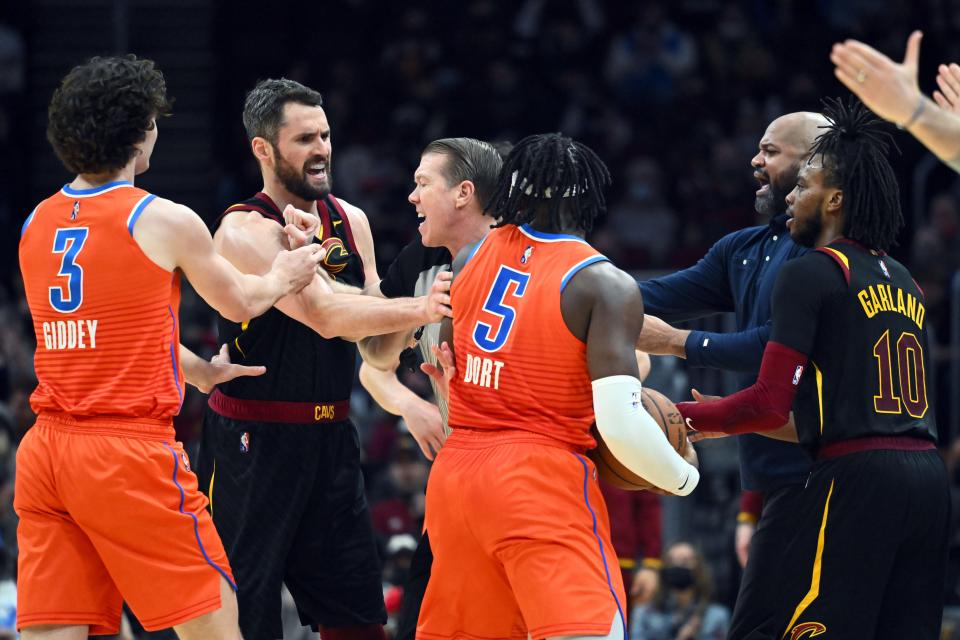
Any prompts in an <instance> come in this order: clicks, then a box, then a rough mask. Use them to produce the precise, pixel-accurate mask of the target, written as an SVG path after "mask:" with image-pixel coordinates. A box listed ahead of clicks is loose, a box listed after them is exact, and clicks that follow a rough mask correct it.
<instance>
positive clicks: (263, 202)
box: [210, 191, 284, 233]
mask: <svg viewBox="0 0 960 640" xmlns="http://www.w3.org/2000/svg"><path fill="white" fill-rule="evenodd" d="M234 211H256V212H257V213H259V214H260V215H262V216H263V217H264V218H269V219H270V220H273V221H274V222H277V223H279V224H281V225H283V224H284V222H283V214H282V213H280V209H278V208H277V205H276V204H275V203H274V202H273V200H272V199H271V198H270V196H268V195H267V194H265V193H263V192H262V191H260V192H257V193H256V194H254V195H253V196H251V197H249V198H247V199H246V200H244V201H242V202H238V203H236V204H232V205H230V206H229V207H227V208H226V210H224V212H223V213H221V214H220V215H219V216H217V219H216V220H214V221H213V224H212V225H211V226H210V233H214V232H216V230H217V229H219V228H220V224H221V223H222V222H223V219H224V218H225V217H227V216H228V215H229V214H231V213H233V212H234Z"/></svg>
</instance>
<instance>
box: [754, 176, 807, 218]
mask: <svg viewBox="0 0 960 640" xmlns="http://www.w3.org/2000/svg"><path fill="white" fill-rule="evenodd" d="M799 172H800V166H799V165H797V166H796V167H791V169H790V174H789V175H785V176H783V179H782V180H781V181H780V182H779V183H777V182H776V181H775V180H772V179H771V180H770V182H768V183H767V184H768V185H770V190H769V191H767V195H766V196H759V197H757V198H756V200H755V201H754V203H753V208H754V209H755V210H756V212H757V213H759V214H761V215H765V216H767V217H770V218H773V217H774V216H778V215H780V214H781V213H786V212H787V196H788V195H790V192H791V191H793V188H794V186H796V184H797V175H798V174H799ZM784 183H786V184H784Z"/></svg>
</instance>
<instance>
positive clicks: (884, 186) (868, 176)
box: [810, 97, 903, 251]
mask: <svg viewBox="0 0 960 640" xmlns="http://www.w3.org/2000/svg"><path fill="white" fill-rule="evenodd" d="M823 106H824V109H823V115H824V116H826V118H827V120H829V121H830V124H829V125H827V126H825V127H822V128H824V129H826V132H825V133H823V134H821V135H820V136H818V137H817V139H816V141H815V142H814V143H813V148H812V149H811V150H810V159H811V160H812V159H813V158H814V157H816V156H818V155H819V156H820V157H821V159H822V163H823V168H824V173H825V175H824V183H825V184H827V185H828V186H831V187H839V188H840V189H841V190H842V191H843V213H844V220H843V235H844V236H846V237H847V238H850V239H851V240H855V241H856V242H859V243H860V244H862V245H864V246H866V247H868V248H871V249H880V250H881V251H886V250H887V249H889V248H890V247H891V246H892V245H894V244H896V239H897V233H898V232H899V231H900V229H901V228H902V227H903V213H902V212H901V210H900V187H899V186H898V185H897V178H896V176H895V175H894V174H893V167H891V166H890V162H889V161H888V160H887V151H888V150H889V148H890V146H891V145H892V146H893V148H894V149H897V151H898V152H899V151H900V149H899V148H898V147H897V145H896V143H895V142H894V141H893V136H891V135H890V134H889V133H888V132H887V131H884V130H883V129H882V128H881V127H882V122H881V121H880V120H879V119H877V118H876V117H875V116H874V115H873V113H871V112H870V111H869V110H868V109H867V108H866V107H865V106H863V103H862V102H860V101H859V100H857V99H856V98H853V97H851V98H850V100H849V101H848V102H847V104H844V103H843V100H841V99H840V98H827V99H825V100H824V101H823Z"/></svg>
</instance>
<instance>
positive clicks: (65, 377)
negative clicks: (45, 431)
mask: <svg viewBox="0 0 960 640" xmlns="http://www.w3.org/2000/svg"><path fill="white" fill-rule="evenodd" d="M154 197H155V196H153V195H151V194H149V193H147V192H146V191H143V190H142V189H137V188H136V187H134V186H133V185H132V184H130V183H129V182H125V181H118V182H111V183H108V184H105V185H102V186H100V187H97V188H95V189H72V188H70V187H69V185H68V186H65V187H64V188H63V189H61V190H60V191H59V192H57V193H56V194H54V195H52V196H51V197H49V198H47V199H46V200H44V201H43V202H41V203H40V204H39V205H37V208H36V209H34V210H33V213H31V214H30V217H29V218H27V221H26V222H25V223H24V225H23V230H22V232H21V235H20V270H21V272H22V274H23V285H24V289H25V291H26V295H27V303H28V304H29V305H30V312H31V313H32V315H33V326H34V330H35V331H36V336H37V353H36V358H35V361H34V367H35V369H36V372H37V380H38V382H39V384H38V385H37V389H36V391H34V392H33V395H32V396H31V397H30V404H31V406H32V407H33V410H34V411H36V412H37V413H40V412H44V411H55V412H66V413H69V414H71V415H73V416H101V415H105V416H120V417H125V418H141V419H147V420H148V421H149V420H165V421H169V420H170V419H171V418H172V417H173V416H174V415H175V414H176V413H177V412H178V411H179V410H180V404H181V401H182V400H183V373H182V371H181V369H180V358H179V353H178V351H179V343H180V336H179V327H178V325H177V313H178V309H179V306H180V280H179V276H178V275H176V274H175V273H170V272H169V271H165V270H164V269H162V268H161V267H159V266H158V265H156V264H155V263H154V262H152V261H151V260H150V259H149V258H148V257H147V256H146V255H145V254H144V253H143V251H142V250H141V249H140V246H139V245H138V244H137V242H136V241H135V240H134V238H133V227H134V225H135V224H136V222H137V218H138V217H139V216H140V214H141V213H142V212H143V210H144V208H145V207H146V206H147V205H148V204H149V203H150V201H151V200H153V199H154Z"/></svg>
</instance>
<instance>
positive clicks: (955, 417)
mask: <svg viewBox="0 0 960 640" xmlns="http://www.w3.org/2000/svg"><path fill="white" fill-rule="evenodd" d="M914 28H921V29H923V30H924V32H925V34H926V36H925V38H924V42H923V49H922V56H921V72H920V81H921V87H922V88H923V89H924V90H925V91H926V92H928V93H929V92H930V91H932V89H933V88H934V82H933V78H934V75H935V73H936V65H937V63H939V62H946V61H960V37H958V36H960V2H958V1H957V0H919V1H905V0H889V1H881V0H849V1H844V2H840V1H836V2H830V1H829V0H817V1H811V0H807V1H803V2H801V1H786V0H785V1H780V2H771V1H769V0H767V1H765V0H741V1H739V2H732V1H731V2H727V1H723V0H671V1H669V2H664V1H644V2H603V1H601V0H517V1H515V2H507V1H501V2H496V1H494V0H463V1H461V2H440V1H436V2H424V1H418V0H408V1H406V2H400V3H381V2H372V1H364V0H338V1H321V2H317V1H314V2H306V1H282V0H278V1H274V2H271V3H267V4H264V3H248V2H229V3H227V2H215V1H214V0H27V1H23V0H4V2H3V3H2V4H0V151H2V153H0V226H2V229H3V231H4V233H2V234H0V483H2V488H0V532H2V542H3V548H4V551H5V553H4V555H5V557H6V560H7V562H6V565H5V569H4V572H5V575H7V576H8V575H9V574H11V573H12V571H13V566H14V565H13V562H12V561H13V559H14V558H15V553H16V551H15V535H14V531H15V518H14V515H13V512H12V508H11V496H12V491H13V487H12V469H13V459H14V454H15V449H16V443H17V441H18V440H19V438H20V437H22V434H23V433H24V431H25V430H26V429H27V428H28V427H29V426H30V424H31V423H32V418H33V416H32V414H31V413H30V410H29V405H28V402H27V399H28V396H29V393H30V391H31V390H32V388H33V386H34V384H35V379H34V377H33V369H32V364H31V358H32V352H33V336H32V330H31V325H30V323H29V316H28V313H27V310H26V305H25V303H24V301H23V296H22V291H21V286H20V282H19V274H18V269H17V261H16V250H17V238H18V236H19V228H20V225H21V224H22V221H23V220H24V218H25V217H26V215H27V214H28V213H29V211H30V210H31V209H32V208H33V206H34V204H35V203H36V202H37V201H39V200H40V199H42V198H43V197H45V196H46V195H48V194H49V193H50V192H51V191H52V190H54V189H56V188H57V187H58V186H59V185H61V184H63V183H64V182H66V181H68V180H69V179H70V176H68V175H67V174H66V173H65V171H64V170H63V168H62V167H61V166H60V165H59V163H58V162H57V160H56V158H55V157H54V156H53V153H52V152H51V151H50V149H49V146H48V145H47V143H46V140H45V135H44V130H45V126H46V105H47V102H48V101H49V98H50V94H51V92H52V90H53V88H54V86H55V85H56V83H57V82H58V81H59V79H60V78H61V77H62V76H63V75H64V74H65V73H66V72H67V71H68V70H69V69H70V68H71V67H72V66H73V65H75V64H77V63H79V62H81V61H82V60H84V59H86V58H88V57H89V56H91V55H95V54H98V53H117V52H127V51H130V52H134V53H137V54H138V55H140V56H143V57H149V58H153V59H155V60H156V61H157V63H158V66H159V67H160V68H161V69H162V70H163V72H164V74H165V75H166V78H167V84H168V89H169V93H170V94H171V95H172V96H174V97H175V98H176V102H175V104H174V115H173V116H172V117H171V118H169V119H165V120H163V121H161V122H160V123H159V127H160V140H159V143H158V146H157V150H156V152H155V153H154V156H153V162H152V168H151V170H150V171H149V172H148V173H147V174H145V175H144V176H142V177H141V178H138V185H142V186H143V187H144V188H146V189H149V190H151V191H154V192H156V193H159V194H161V195H163V196H165V197H169V198H171V199H173V200H176V201H180V202H183V203H186V204H188V205H190V206H191V207H192V208H193V209H194V210H196V211H197V212H198V213H200V214H201V216H203V217H204V218H205V219H207V220H210V219H212V217H213V216H215V215H217V214H218V213H219V212H221V211H222V210H223V209H224V208H225V207H226V206H228V205H230V204H232V203H233V202H234V201H237V200H240V199H242V198H244V197H246V196H247V195H249V194H250V193H252V192H254V191H256V190H257V189H258V188H259V185H260V181H259V173H258V170H257V167H256V164H255V163H254V161H253V159H252V157H251V155H250V152H249V149H248V147H247V144H246V139H245V136H244V133H243V128H242V124H241V121H240V112H241V108H242V101H243V96H244V93H245V92H246V91H247V90H249V89H250V88H251V87H252V86H253V84H254V83H255V82H256V80H258V79H260V78H264V77H276V76H286V77H289V78H293V79H296V80H299V81H301V82H304V83H305V84H307V85H309V86H311V87H313V88H316V89H318V90H320V91H321V92H322V93H323V95H324V98H325V101H326V109H327V113H328V116H329V118H330V122H331V125H332V128H333V146H334V153H333V165H332V178H333V184H334V193H336V194H337V195H338V196H340V197H342V198H345V199H347V200H348V201H350V202H352V203H354V204H356V205H358V206H360V207H361V208H363V209H364V210H365V211H366V213H367V215H368V216H369V217H370V221H371V224H372V227H373V232H374V239H375V241H376V251H377V258H378V262H379V264H380V266H381V273H383V272H384V268H385V266H386V265H387V264H389V262H390V260H391V259H392V258H393V257H394V256H395V255H396V253H397V251H398V250H399V248H400V247H402V246H403V244H404V243H406V242H407V241H408V240H410V239H411V238H412V237H413V236H414V234H415V233H416V224H417V223H416V216H415V213H414V211H413V207H412V206H411V205H409V203H407V201H406V195H407V193H408V192H409V191H410V188H411V186H412V172H413V169H414V168H415V166H416V164H417V161H418V156H419V152H420V150H421V149H422V148H423V146H424V145H425V144H426V143H427V142H429V141H430V140H432V139H435V138H438V137H443V136H471V137H477V138H481V139H488V140H492V141H501V140H506V141H509V140H513V141H515V140H517V139H519V138H521V137H523V136H524V135H527V134H531V133H540V132H545V131H557V130H559V131H563V132H564V133H566V134H568V135H571V136H573V137H575V138H578V139H580V140H582V141H584V142H586V143H587V144H589V145H591V146H592V147H593V148H594V149H595V150H596V151H597V152H598V153H599V154H600V156H601V157H602V158H603V159H604V160H605V161H606V162H607V163H608V165H609V166H610V169H611V171H612V173H613V176H614V186H613V188H612V190H611V192H610V194H609V198H608V201H609V205H610V206H609V212H608V215H607V216H606V218H605V219H604V220H603V221H602V222H601V223H600V224H599V225H598V227H597V229H596V230H595V232H594V234H593V236H592V238H591V239H592V241H593V243H594V244H595V245H596V246H597V247H598V248H600V249H601V250H602V251H604V252H605V253H606V254H607V255H608V256H610V257H611V258H613V259H614V260H615V261H616V262H617V263H618V264H619V266H621V267H623V268H625V269H628V270H630V271H632V272H636V273H637V274H638V275H639V274H645V273H649V274H653V273H658V272H664V271H668V270H672V269H676V268H682V267H685V266H688V265H690V264H692V263H693V262H694V261H695V260H696V259H697V258H699V257H700V256H701V255H703V254H704V253H705V252H706V250H707V249H708V248H709V246H710V245H711V244H712V243H713V242H715V241H716V240H717V239H718V238H720V237H721V236H722V235H724V234H725V233H727V232H729V231H732V230H735V229H737V228H740V227H743V226H747V225H750V224H753V223H754V222H755V214H754V213H753V194H754V191H755V189H756V185H755V182H754V180H753V178H752V175H751V174H752V171H751V169H750V166H749V160H750V158H751V157H752V156H753V155H754V153H755V150H756V145H757V141H758V140H759V138H760V136H761V135H762V132H763V130H764V128H765V127H766V124H767V123H768V122H769V121H770V120H771V119H772V118H773V117H776V116H777V115H779V114H782V113H785V112H788V111H794V110H801V109H806V110H818V107H819V100H820V98H821V97H822V96H828V95H845V93H846V92H845V90H844V89H843V87H842V86H841V85H840V84H839V83H838V82H837V81H836V80H834V78H833V73H832V66H831V65H830V63H829V60H828V52H829V48H830V45H831V44H832V43H833V42H835V41H837V40H839V39H842V38H845V37H857V38H859V39H862V40H865V41H867V42H869V43H871V44H873V45H874V46H876V47H877V48H879V49H881V50H882V51H884V52H885V53H887V54H889V55H891V56H892V57H894V58H895V59H898V60H899V59H900V58H901V57H902V50H903V45H904V43H905V41H906V37H907V34H908V33H909V31H910V30H912V29H914ZM896 140H897V144H898V145H899V147H900V151H901V153H900V154H899V155H896V154H895V155H894V156H893V158H892V162H893V165H894V167H895V169H896V170H897V174H898V176H899V179H900V186H901V190H902V204H903V210H904V214H905V217H906V219H907V228H906V229H905V230H904V232H903V234H902V235H901V237H900V244H899V246H898V247H897V248H896V249H895V250H894V251H893V253H894V255H895V256H896V257H897V258H899V259H901V260H902V261H904V262H905V263H906V264H907V265H908V266H909V267H910V268H911V270H912V271H913V273H914V275H915V277H916V279H917V280H918V281H919V283H920V284H921V286H922V287H923V288H924V290H925V292H926V295H927V305H928V323H929V328H930V329H931V335H932V337H933V340H934V342H935V345H934V361H935V362H936V372H935V376H933V377H932V382H933V385H934V386H935V387H936V390H935V393H933V395H934V397H935V406H936V412H937V418H938V422H939V425H940V431H941V445H942V449H943V452H944V455H945V457H946V458H947V460H948V464H949V465H950V469H951V473H952V474H953V475H957V482H955V485H956V488H957V490H958V491H960V474H955V473H954V470H955V469H958V462H960V442H958V441H957V440H956V437H957V436H958V435H960V357H958V353H960V276H958V275H957V274H958V267H960V204H958V203H960V200H958V198H960V181H958V179H957V176H956V175H955V174H953V173H952V172H950V171H949V170H948V169H946V168H945V167H943V166H942V165H940V164H939V163H938V162H936V160H935V159H933V158H932V156H931V155H930V154H928V153H926V152H925V150H924V149H923V148H922V147H921V146H920V145H919V144H918V143H916V142H915V141H914V140H913V139H912V138H911V137H910V136H908V135H906V134H902V133H897V134H896ZM131 295H136V292H131ZM181 317H182V319H183V320H182V326H183V336H182V337H183V340H184V342H185V343H186V344H187V345H188V346H190V347H191V348H193V349H195V350H197V351H198V352H199V353H202V354H205V355H207V356H209V355H212V354H213V353H214V352H215V350H216V348H217V339H216V332H215V329H214V324H213V322H212V318H211V314H210V311H209V309H208V308H207V307H206V306H205V305H204V304H203V303H202V302H200V301H199V300H198V299H197V298H196V296H193V295H190V294H187V295H185V296H184V304H183V307H182V310H181ZM707 322H708V324H709V326H711V327H714V328H722V327H725V326H729V320H728V319H725V318H723V317H718V318H714V319H710V320H709V321H707ZM404 377H405V380H406V381H407V382H408V384H410V385H411V386H413V387H414V388H415V389H417V391H418V392H420V393H422V394H424V395H427V394H429V387H428V386H427V385H426V384H425V382H424V381H423V380H422V379H420V378H418V377H417V376H414V375H410V374H406V375H405V376H404ZM731 383H732V381H731V379H730V378H729V377H728V376H725V375H723V374H719V373H716V372H708V371H697V370H689V371H688V370H687V369H686V368H685V366H684V364H683V362H682V361H677V360H675V359H671V358H655V362H654V372H653V374H652V377H651V379H650V384H651V385H652V386H654V387H657V388H659V389H661V390H663V391H664V392H666V393H667V394H668V395H670V396H671V397H673V399H674V400H679V399H681V398H683V397H685V396H686V394H687V390H688V389H689V387H690V385H691V384H695V385H696V386H698V388H700V389H701V390H703V391H705V392H714V393H725V392H729V391H730V390H731V387H730V385H731ZM357 389H358V391H357V392H356V393H355V396H354V400H353V405H354V415H355V417H356V421H357V423H358V425H359V426H360V428H361V432H362V437H363V440H364V444H365V456H366V457H365V465H366V467H365V468H366V471H367V478H368V490H369V495H370V499H371V502H372V503H373V504H374V515H375V520H376V525H377V528H378V530H379V531H380V532H381V534H382V536H383V542H384V551H385V552H386V551H387V548H388V544H389V543H390V540H391V538H392V537H393V536H396V535H402V534H412V535H416V533H417V532H418V531H419V520H420V517H421V515H422V497H421V492H422V488H423V485H424V484H425V481H426V477H427V473H428V467H427V465H426V461H425V460H424V459H423V458H422V456H421V455H420V454H419V451H418V450H417V449H416V447H415V444H413V441H412V439H410V437H409V436H408V435H406V434H405V432H404V428H403V425H402V423H401V422H400V421H398V420H397V419H395V418H393V417H391V416H387V415H386V414H384V413H383V412H382V411H380V410H378V409H377V408H376V407H375V406H374V405H373V403H372V402H371V401H370V399H369V397H368V396H367V395H366V394H365V393H364V392H363V391H362V390H360V387H359V385H358V386H357ZM204 401H205V398H204V396H202V395H200V394H199V393H196V392H192V393H191V394H190V395H189V396H188V398H187V401H186V402H185V405H184V409H183V412H182V415H181V416H180V417H179V418H178V420H177V423H176V426H177V430H178V433H179V435H180V437H181V438H182V439H183V440H184V441H185V442H187V443H192V442H195V441H196V437H197V432H198V429H199V427H200V421H201V415H202V409H203V402H204ZM701 452H702V456H701V458H702V464H703V467H704V469H705V474H706V475H705V479H706V482H704V484H703V485H702V487H701V488H700V489H699V490H698V491H697V492H696V494H695V496H694V497H692V498H690V499H688V500H685V501H677V500H672V499H667V500H665V504H664V508H665V521H664V542H665V543H667V542H670V541H672V540H677V539H690V540H693V541H695V542H696V543H697V544H698V545H699V546H700V548H702V549H703V550H704V552H705V554H706V556H707V558H708V560H709V562H710V566H711V568H712V570H713V574H714V578H715V580H716V585H717V594H716V595H717V599H719V600H720V601H721V602H726V603H727V604H730V603H731V602H732V599H733V597H734V595H735V589H736V584H737V579H738V569H737V565H736V562H735V558H734V555H733V541H732V536H733V533H732V532H733V526H734V515H735V513H736V500H737V497H738V495H739V479H738V477H737V471H736V464H737V463H736V453H735V448H734V447H733V446H731V445H730V444H729V443H725V442H719V443H712V444H706V445H704V446H703V447H701ZM956 511H958V510H956V509H955V512H956ZM393 539H394V543H393V545H392V546H391V547H390V549H391V552H392V551H395V550H397V549H400V548H402V547H403V546H405V544H406V539H405V538H393ZM958 547H960V540H958ZM952 557H956V558H960V554H954V555H953V556H952ZM954 563H955V564H957V563H956V562H954ZM958 573H960V572H958V571H956V570H955V571H952V572H951V582H950V585H948V588H949V590H950V596H949V598H950V601H951V602H952V603H954V604H957V603H960V594H958V592H957V589H956V582H957V576H958ZM0 618H2V614H0Z"/></svg>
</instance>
